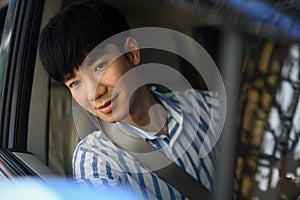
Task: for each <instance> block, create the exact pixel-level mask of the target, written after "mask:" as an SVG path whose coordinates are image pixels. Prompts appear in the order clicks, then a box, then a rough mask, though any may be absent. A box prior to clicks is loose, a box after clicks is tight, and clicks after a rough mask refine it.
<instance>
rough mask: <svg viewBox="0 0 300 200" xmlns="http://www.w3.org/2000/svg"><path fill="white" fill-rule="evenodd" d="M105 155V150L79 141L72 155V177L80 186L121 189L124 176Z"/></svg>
mask: <svg viewBox="0 0 300 200" xmlns="http://www.w3.org/2000/svg"><path fill="white" fill-rule="evenodd" d="M116 168H118V167H117V165H116V164H115V163H112V161H111V160H110V159H109V157H108V155H105V150H101V149H99V147H98V146H94V145H89V144H86V143H85V142H84V141H81V142H80V143H79V144H78V145H77V147H76V149H75V151H74V155H73V177H74V179H75V181H76V182H78V183H80V184H86V185H92V186H94V187H97V188H98V187H104V188H108V187H112V186H113V187H121V186H122V185H123V182H124V181H125V178H124V175H123V174H122V173H121V170H120V169H116Z"/></svg>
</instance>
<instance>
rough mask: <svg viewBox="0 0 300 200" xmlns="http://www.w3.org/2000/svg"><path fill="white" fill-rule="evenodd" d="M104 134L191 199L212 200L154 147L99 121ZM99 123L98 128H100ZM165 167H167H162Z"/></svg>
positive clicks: (209, 195)
mask: <svg viewBox="0 0 300 200" xmlns="http://www.w3.org/2000/svg"><path fill="white" fill-rule="evenodd" d="M97 121H99V123H100V126H101V129H102V130H103V132H104V134H105V135H106V136H107V137H108V138H109V139H110V140H111V141H112V142H113V143H114V144H115V145H116V146H118V147H120V148H121V149H123V150H125V151H126V152H128V153H129V154H131V155H132V156H133V157H134V158H135V159H136V160H138V161H139V162H140V163H142V164H143V165H145V166H146V167H148V168H149V169H150V170H151V171H153V172H154V173H156V174H157V175H158V176H159V177H160V178H162V179H163V180H164V181H165V182H167V183H169V184H170V185H172V186H173V187H174V188H176V189H177V190H178V191H179V192H181V193H182V194H183V195H185V196H186V197H187V198H189V199H204V200H207V199H212V196H213V193H212V192H210V191H208V190H207V189H206V188H205V187H204V186H203V185H201V184H200V183H199V182H198V181H197V180H196V179H195V178H193V177H192V176H191V175H190V174H188V173H187V172H186V171H185V170H183V169H182V168H180V167H179V166H178V165H177V164H176V163H174V162H173V161H171V160H170V159H169V158H167V157H166V156H165V155H164V154H163V153H161V152H160V151H158V150H157V149H156V148H154V147H153V146H152V145H150V144H149V143H147V142H146V141H144V140H143V139H141V138H139V137H138V136H136V135H134V134H132V133H131V132H129V131H128V130H127V129H122V128H120V127H119V126H118V125H116V124H113V123H107V122H104V121H103V120H100V119H98V120H97ZM99 123H98V125H97V126H99ZM162 166H165V167H162Z"/></svg>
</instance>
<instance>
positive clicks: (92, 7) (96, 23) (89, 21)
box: [39, 1, 129, 81]
mask: <svg viewBox="0 0 300 200" xmlns="http://www.w3.org/2000/svg"><path fill="white" fill-rule="evenodd" d="M128 29H129V25H128V23H127V21H126V18H125V17H124V15H123V14H122V13H121V12H120V11H119V10H117V9H116V8H114V7H112V6H111V5H109V4H106V3H102V2H101V3H100V2H96V1H85V2H77V3H74V4H71V5H68V6H66V7H65V8H63V9H62V10H61V11H59V12H58V13H57V14H56V15H55V16H54V17H53V18H52V19H50V21H49V23H48V24H47V25H46V27H45V28H44V29H43V30H42V33H41V36H40V45H39V54H40V58H41V61H42V64H43V66H44V67H45V69H46V71H47V72H48V73H49V75H50V76H51V77H52V78H53V79H55V80H57V81H63V80H64V77H65V76H66V75H68V74H71V75H72V74H73V71H74V69H75V68H78V67H79V66H80V65H81V63H82V62H83V60H84V58H85V56H86V55H87V54H88V53H89V52H90V51H91V50H93V48H94V47H96V46H97V45H98V44H100V43H101V42H102V41H104V40H105V39H107V38H109V37H111V36H113V35H115V34H118V33H121V32H123V31H126V30H128Z"/></svg>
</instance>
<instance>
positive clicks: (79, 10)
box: [40, 2, 216, 199]
mask: <svg viewBox="0 0 300 200" xmlns="http://www.w3.org/2000/svg"><path fill="white" fill-rule="evenodd" d="M128 29H129V26H128V24H127V21H126V19H125V17H124V16H123V15H122V14H121V13H120V12H119V11H118V10H116V9H115V8H113V7H111V6H110V5H107V4H104V3H95V2H89V3H77V4H73V5H70V6H68V7H66V8H64V9H63V10H62V11H60V12H59V13H58V14H57V15H56V16H55V17H53V18H52V19H51V20H50V22H49V23H48V25H47V26H46V27H45V28H44V29H43V31H42V34H41V40H40V57H41V60H42V63H43V65H44V66H45V68H46V70H47V71H48V73H49V74H50V76H51V77H52V78H54V79H55V80H58V81H63V82H64V83H65V85H66V86H67V87H68V88H69V90H70V92H71V94H72V96H73V98H74V99H75V100H76V102H77V103H78V104H79V105H80V106H82V107H83V108H84V109H86V110H87V111H89V112H90V113H92V114H93V115H95V116H97V117H98V118H100V119H101V120H103V121H106V122H108V123H116V124H118V125H120V126H122V127H123V128H125V129H127V130H129V131H131V132H132V133H133V134H135V135H137V136H139V137H140V138H142V139H143V140H145V141H146V142H148V143H150V144H151V145H152V146H154V147H155V148H156V149H160V150H161V151H162V153H163V154H165V155H166V156H167V157H169V158H170V159H172V158H178V159H176V160H175V163H176V164H177V165H178V166H180V167H181V168H182V169H183V170H185V171H186V172H188V173H189V174H191V176H193V177H194V178H195V179H196V180H197V181H199V182H200V183H201V184H202V185H203V186H204V187H206V188H207V189H208V190H213V188H214V184H215V183H214V176H215V167H216V160H215V156H214V153H213V152H212V151H211V152H209V153H208V154H207V155H206V156H205V157H202V156H200V146H201V145H202V142H203V138H204V136H205V134H210V133H212V132H211V131H210V130H209V129H208V126H207V124H208V121H209V120H210V115H209V113H208V112H207V110H209V109H210V108H212V107H213V106H212V105H211V104H209V103H208V101H207V100H206V97H207V96H208V93H207V92H201V91H197V97H195V95H194V94H195V93H194V91H191V90H188V91H184V92H178V93H177V94H176V96H175V95H174V94H168V95H165V94H161V93H158V92H152V91H151V90H150V89H149V88H148V87H147V86H146V85H144V86H141V87H138V89H136V90H135V91H134V93H133V94H131V92H130V91H129V89H128V85H126V84H121V85H118V87H117V84H118V82H119V81H120V80H121V79H122V77H124V75H125V74H126V73H128V72H129V71H130V70H131V69H134V68H135V67H138V65H139V64H140V59H141V55H140V50H139V47H138V43H137V41H136V40H135V39H134V38H133V37H131V36H129V35H128V36H126V37H124V38H122V40H121V45H118V44H115V43H106V44H105V45H103V47H102V48H101V51H100V52H99V55H98V57H96V59H94V60H93V62H85V59H86V58H87V57H88V55H89V53H90V52H91V51H92V50H93V49H94V48H95V47H96V46H97V45H98V44H100V43H102V42H103V41H104V40H106V39H107V38H109V37H111V36H114V35H115V34H118V33H120V32H123V31H127V30H128ZM123 52H126V53H125V54H124V53H123ZM83 63H84V64H83ZM137 78H138V77H137ZM132 82H134V80H132ZM130 84H132V83H130ZM178 96H179V97H180V98H181V102H180V105H179V102H178V100H177V97H178ZM191 100H195V101H196V102H199V104H201V108H202V111H201V113H199V116H200V118H201V123H202V125H203V124H204V126H202V127H200V128H199V124H197V123H195V121H197V120H195V119H193V116H191V115H189V113H188V112H186V111H185V110H184V108H187V107H190V106H191V104H190V103H189V102H190V101H191ZM123 102H128V106H126V105H124V103H123ZM153 105H161V106H162V107H163V108H164V111H165V114H163V115H162V114H161V113H159V112H158V111H154V113H152V114H153V116H154V117H150V116H149V114H148V113H149V109H150V108H151V107H152V106H153ZM149 124H150V125H149ZM194 130H196V133H195V135H192V133H194V132H195V131H194ZM187 145H190V148H186V146H187ZM162 147H164V148H163V149H162ZM183 150H186V151H185V152H184V153H182V151H183ZM179 154H180V155H181V154H182V155H181V156H178V155H179ZM73 168H74V170H73V172H74V178H75V179H76V180H77V181H78V182H83V183H87V184H92V185H94V186H96V187H107V186H116V187H117V186H121V187H122V186H124V187H130V188H131V189H132V190H133V191H134V193H136V194H137V195H138V197H140V198H143V199H178V198H184V195H183V194H181V193H180V192H179V191H178V190H176V189H175V188H174V187H173V186H172V185H171V184H169V183H167V182H165V181H164V180H163V179H162V178H160V177H159V176H158V175H157V174H155V173H154V172H152V171H150V170H148V168H147V166H144V165H142V164H141V163H139V162H138V161H137V160H135V159H134V158H133V157H132V156H131V155H130V154H129V153H128V152H126V151H124V150H122V149H120V148H118V147H117V146H116V145H114V144H113V143H112V142H111V141H110V140H109V139H108V138H107V136H106V134H105V133H104V132H103V131H102V130H99V131H95V132H93V133H90V134H88V135H87V136H86V137H85V138H84V139H83V140H82V141H81V142H80V143H79V144H78V145H77V148H76V149H75V152H74V155H73ZM174 176H176V174H174Z"/></svg>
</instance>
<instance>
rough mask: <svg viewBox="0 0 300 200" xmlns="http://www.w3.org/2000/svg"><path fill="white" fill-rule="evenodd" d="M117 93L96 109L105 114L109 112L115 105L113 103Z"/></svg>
mask: <svg viewBox="0 0 300 200" xmlns="http://www.w3.org/2000/svg"><path fill="white" fill-rule="evenodd" d="M117 96H118V95H116V96H114V97H113V98H112V99H111V100H109V101H107V102H105V103H104V104H103V105H101V106H100V107H98V108H97V110H99V111H100V112H102V113H104V114H107V113H110V112H111V111H112V110H113V108H114V107H115V103H116V101H115V100H116V98H117Z"/></svg>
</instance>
